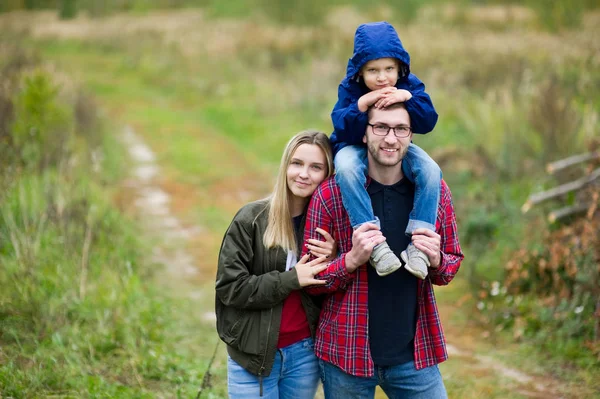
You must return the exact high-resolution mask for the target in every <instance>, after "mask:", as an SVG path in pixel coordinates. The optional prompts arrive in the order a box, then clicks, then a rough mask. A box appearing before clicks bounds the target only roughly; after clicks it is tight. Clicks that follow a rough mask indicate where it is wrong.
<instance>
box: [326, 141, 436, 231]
mask: <svg viewBox="0 0 600 399" xmlns="http://www.w3.org/2000/svg"><path fill="white" fill-rule="evenodd" d="M334 163H335V181H336V182H337V184H338V185H339V186H340V190H341V192H342V202H343V203H344V207H345V208H346V211H347V212H348V217H349V218H350V223H351V224H352V227H354V228H356V227H357V226H359V225H361V224H363V223H366V222H374V221H375V220H376V217H375V215H374V214H373V207H372V206H371V198H370V197H369V194H368V193H367V189H366V188H365V184H366V182H367V163H368V161H367V148H366V147H363V146H357V145H352V146H346V147H344V148H342V149H341V150H339V151H338V153H337V154H336V156H335V159H334ZM402 171H403V172H404V176H406V177H407V178H408V180H410V181H411V182H412V183H413V184H414V185H415V200H414V206H413V209H412V211H411V212H410V219H409V221H408V226H407V227H406V234H407V235H411V234H412V232H413V231H414V230H415V229H418V228H426V229H429V230H434V231H435V222H436V219H437V208H438V203H439V201H440V185H441V183H440V181H441V178H442V172H441V170H440V167H439V166H438V165H437V163H435V161H434V160H433V159H431V157H430V156H429V155H428V154H427V153H426V152H425V151H423V150H422V149H421V148H420V147H418V146H417V145H415V144H412V143H411V144H410V146H409V147H408V151H407V152H406V155H405V156H404V159H403V160H402Z"/></svg>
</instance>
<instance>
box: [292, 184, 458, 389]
mask: <svg viewBox="0 0 600 399" xmlns="http://www.w3.org/2000/svg"><path fill="white" fill-rule="evenodd" d="M317 227H321V228H322V229H324V230H327V231H328V232H330V234H331V235H332V236H333V238H334V239H335V240H336V241H337V244H338V248H339V251H340V254H341V255H340V256H338V257H337V258H336V259H334V260H333V261H332V262H331V264H330V265H329V267H328V268H327V270H325V271H324V272H322V273H320V274H319V275H318V276H317V278H320V279H324V280H327V284H326V285H322V286H321V285H320V286H312V287H310V288H307V291H309V292H310V293H311V294H323V293H326V294H328V295H327V297H326V299H325V301H324V302H323V308H322V310H321V316H320V320H319V327H318V329H317V336H316V341H315V353H316V355H317V356H318V357H319V358H321V359H323V360H324V361H327V362H329V363H331V364H334V365H336V366H337V367H339V368H341V369H342V370H344V371H345V372H346V373H348V374H351V375H355V376H358V377H370V376H373V373H374V364H373V360H372V359H371V352H370V348H369V324H368V317H369V315H368V304H367V300H368V286H367V269H366V268H367V266H366V265H362V266H360V267H359V268H358V269H357V270H356V271H355V272H353V273H348V271H347V270H346V253H347V252H349V251H350V249H352V226H350V220H349V219H348V215H347V213H346V210H345V209H344V206H343V204H342V196H341V193H340V189H339V187H338V186H337V184H336V183H335V179H334V177H331V178H329V179H327V180H326V181H325V182H323V183H322V184H321V185H320V186H319V188H318V189H317V190H316V191H315V193H314V195H313V197H312V199H311V203H310V205H309V208H308V214H307V220H306V229H305V230H304V231H305V233H304V239H305V241H306V240H307V239H309V238H314V239H322V237H321V236H320V235H319V234H318V233H316V231H315V229H316V228H317ZM436 231H437V233H438V234H439V235H440V236H441V253H442V259H441V264H440V267H439V268H437V269H432V268H430V269H429V276H428V277H427V278H426V279H425V280H418V282H417V284H418V287H417V295H418V300H417V307H418V311H417V312H418V314H417V331H416V335H415V353H414V357H415V367H416V369H417V370H419V369H422V368H425V367H429V366H433V365H435V364H438V363H441V362H443V361H444V360H446V359H447V358H448V353H447V352H446V343H445V340H444V333H443V331H442V324H441V322H440V318H439V314H438V310H437V305H436V303H435V295H434V293H433V286H432V284H437V285H446V284H448V283H449V282H450V281H451V280H452V279H453V278H454V276H455V275H456V272H457V271H458V269H459V267H460V262H461V261H462V259H463V257H464V256H463V254H462V251H461V249H460V245H459V243H458V235H457V231H456V218H455V214H454V207H453V206H452V196H451V194H450V189H449V188H448V186H447V185H446V183H445V182H444V181H443V180H442V185H441V192H440V203H439V206H438V214H437V222H436ZM304 252H306V249H305V250H304Z"/></svg>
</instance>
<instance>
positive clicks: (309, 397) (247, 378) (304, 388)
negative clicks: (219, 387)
mask: <svg viewBox="0 0 600 399" xmlns="http://www.w3.org/2000/svg"><path fill="white" fill-rule="evenodd" d="M318 384H319V362H318V359H317V357H316V356H315V353H314V343H313V340H312V338H306V339H303V340H302V341H298V342H296V343H295V344H292V345H289V346H286V347H285V348H281V349H278V350H277V352H276V354H275V364H273V369H272V370H271V374H270V375H269V376H268V377H263V379H262V385H263V396H262V397H261V396H260V381H259V379H258V377H257V376H255V375H254V374H250V373H249V372H247V371H246V370H245V369H244V368H243V367H242V366H240V365H239V364H237V363H236V362H235V361H233V360H232V359H231V358H230V357H227V389H228V391H229V398H230V399H253V398H257V399H280V398H281V399H313V398H314V397H315V393H316V392H317V386H318Z"/></svg>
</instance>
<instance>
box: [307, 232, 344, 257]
mask: <svg viewBox="0 0 600 399" xmlns="http://www.w3.org/2000/svg"><path fill="white" fill-rule="evenodd" d="M316 231H317V233H319V234H321V235H322V236H323V238H325V241H321V240H315V239H312V238H311V239H309V240H308V243H307V244H306V248H308V251H309V252H310V254H311V255H313V256H315V257H317V258H318V257H320V256H324V257H325V258H327V259H332V258H335V257H336V255H337V243H336V242H335V240H334V239H333V237H332V236H331V234H329V233H328V232H326V231H325V230H323V229H322V228H320V227H317V229H316Z"/></svg>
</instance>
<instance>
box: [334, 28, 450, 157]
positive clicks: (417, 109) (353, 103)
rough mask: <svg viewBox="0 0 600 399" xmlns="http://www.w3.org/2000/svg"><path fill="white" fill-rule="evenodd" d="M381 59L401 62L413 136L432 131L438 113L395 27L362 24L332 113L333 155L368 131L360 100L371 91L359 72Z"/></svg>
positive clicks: (400, 75) (401, 82) (401, 80)
mask: <svg viewBox="0 0 600 399" xmlns="http://www.w3.org/2000/svg"><path fill="white" fill-rule="evenodd" d="M378 58H396V59H398V60H400V61H401V64H400V68H399V72H398V82H397V83H396V88H398V89H404V90H408V91H410V93H411V94H412V98H411V99H410V100H408V101H407V102H406V103H405V105H406V109H407V111H408V114H409V115H410V120H411V126H412V130H413V132H414V133H421V134H425V133H429V132H430V131H432V130H433V128H434V126H435V124H436V122H437V119H438V114H437V112H436V111H435V108H434V107H433V104H432V103H431V99H430V98H429V95H428V94H427V93H425V85H424V84H423V82H421V81H420V80H419V78H417V77H416V76H415V75H413V74H412V73H410V56H409V55H408V52H407V51H406V50H405V49H404V47H403V46H402V42H401V41H400V38H399V37H398V34H397V33H396V30H395V29H394V27H393V26H392V25H390V24H389V23H387V22H373V23H368V24H362V25H360V26H359V27H358V28H357V29H356V33H355V35H354V54H353V55H352V58H350V60H348V67H347V69H346V77H345V78H344V80H342V83H340V86H339V88H338V102H337V104H336V105H335V107H334V108H333V111H332V112H331V119H332V121H333V128H334V131H333V133H332V134H331V137H330V139H331V144H332V145H333V150H334V152H336V153H337V151H339V150H340V149H342V148H343V147H345V146H347V145H355V144H361V143H362V138H363V136H364V134H365V129H366V128H367V122H368V118H367V112H360V111H359V109H358V99H359V98H360V97H361V96H362V95H364V94H366V93H368V92H369V91H370V90H369V88H368V87H367V86H365V84H364V82H363V80H362V78H361V79H359V75H358V73H359V72H360V69H361V68H362V66H363V65H365V64H366V63H367V62H369V61H371V60H375V59H378Z"/></svg>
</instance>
